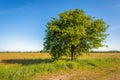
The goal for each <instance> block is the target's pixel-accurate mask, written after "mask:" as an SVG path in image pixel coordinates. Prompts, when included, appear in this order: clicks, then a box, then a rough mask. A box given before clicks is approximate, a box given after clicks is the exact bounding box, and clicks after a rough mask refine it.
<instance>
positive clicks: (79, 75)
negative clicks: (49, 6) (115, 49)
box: [0, 53, 120, 80]
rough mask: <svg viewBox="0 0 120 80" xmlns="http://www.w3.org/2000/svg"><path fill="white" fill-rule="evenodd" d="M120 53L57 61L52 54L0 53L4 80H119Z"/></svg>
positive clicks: (83, 56) (0, 65)
mask: <svg viewBox="0 0 120 80" xmlns="http://www.w3.org/2000/svg"><path fill="white" fill-rule="evenodd" d="M119 79H120V53H90V54H84V55H82V56H79V57H78V59H77V60H74V61H71V60H70V57H66V56H64V57H63V58H61V59H60V60H57V61H53V60H52V59H51V56H50V55H49V54H48V53H0V80H119Z"/></svg>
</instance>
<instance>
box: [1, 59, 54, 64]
mask: <svg viewBox="0 0 120 80" xmlns="http://www.w3.org/2000/svg"><path fill="white" fill-rule="evenodd" d="M1 62H2V63H6V64H22V65H33V64H42V63H52V62H53V60H52V59H7V60H2V61H1Z"/></svg>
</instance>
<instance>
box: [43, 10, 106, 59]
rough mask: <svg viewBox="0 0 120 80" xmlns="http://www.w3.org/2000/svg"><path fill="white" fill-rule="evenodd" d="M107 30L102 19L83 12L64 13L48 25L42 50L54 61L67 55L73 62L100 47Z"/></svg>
mask: <svg viewBox="0 0 120 80" xmlns="http://www.w3.org/2000/svg"><path fill="white" fill-rule="evenodd" d="M107 28H108V25H107V24H106V23H105V22H104V20H103V19H95V18H93V17H91V16H90V15H86V14H85V12H84V11H83V10H80V9H75V10H69V11H65V12H63V13H60V14H59V18H52V20H51V21H50V22H49V23H48V25H47V30H46V37H45V42H44V49H45V50H49V51H50V54H51V55H52V57H53V58H54V59H59V58H60V57H61V56H62V55H68V56H71V59H72V60H73V59H74V58H75V56H77V55H80V54H81V53H86V52H89V51H90V50H91V49H93V48H99V47H102V46H103V44H102V43H103V42H104V40H105V39H106V37H107V36H108V34H106V33H105V32H106V30H107Z"/></svg>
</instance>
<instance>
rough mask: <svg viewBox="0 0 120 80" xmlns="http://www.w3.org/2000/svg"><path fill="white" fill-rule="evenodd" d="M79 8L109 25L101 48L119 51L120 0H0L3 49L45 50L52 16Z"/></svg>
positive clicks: (0, 48) (0, 39)
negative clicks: (47, 26) (48, 25)
mask: <svg viewBox="0 0 120 80" xmlns="http://www.w3.org/2000/svg"><path fill="white" fill-rule="evenodd" d="M76 8H79V9H83V10H84V11H85V12H86V14H88V15H92V16H94V17H96V18H103V19H104V21H106V23H107V24H109V25H110V27H109V29H108V31H107V33H109V34H110V35H109V37H108V38H107V39H106V43H105V44H107V45H108V48H105V47H103V48H99V49H98V50H120V0H0V51H39V50H42V49H43V42H44V37H45V29H46V25H47V23H48V22H49V21H50V20H51V17H57V16H58V14H59V13H61V12H64V11H65V10H70V9H76Z"/></svg>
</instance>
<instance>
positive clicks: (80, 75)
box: [35, 70, 120, 80]
mask: <svg viewBox="0 0 120 80" xmlns="http://www.w3.org/2000/svg"><path fill="white" fill-rule="evenodd" d="M35 80H120V71H115V72H114V71H113V72H112V71H105V70H103V71H102V70H101V71H100V70H84V71H83V70H82V71H80V70H79V71H72V72H67V73H62V74H50V75H47V76H40V77H36V78H35Z"/></svg>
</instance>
